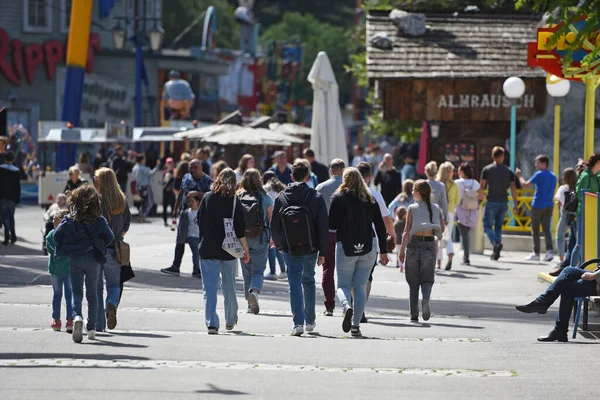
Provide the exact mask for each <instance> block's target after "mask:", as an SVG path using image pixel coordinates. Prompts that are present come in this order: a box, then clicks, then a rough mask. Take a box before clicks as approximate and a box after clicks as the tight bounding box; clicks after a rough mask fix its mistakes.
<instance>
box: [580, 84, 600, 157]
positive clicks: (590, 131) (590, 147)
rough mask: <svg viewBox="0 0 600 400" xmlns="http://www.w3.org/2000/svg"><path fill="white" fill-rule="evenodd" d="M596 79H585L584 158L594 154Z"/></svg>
mask: <svg viewBox="0 0 600 400" xmlns="http://www.w3.org/2000/svg"><path fill="white" fill-rule="evenodd" d="M596 79H597V78H588V79H586V81H585V136H584V142H583V158H584V159H586V160H587V159H588V158H589V157H590V156H591V155H592V154H594V122H595V117H594V114H595V108H596Z"/></svg>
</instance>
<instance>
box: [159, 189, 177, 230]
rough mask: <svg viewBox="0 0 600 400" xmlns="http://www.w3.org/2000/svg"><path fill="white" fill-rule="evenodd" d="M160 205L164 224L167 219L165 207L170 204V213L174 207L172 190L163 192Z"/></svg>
mask: <svg viewBox="0 0 600 400" xmlns="http://www.w3.org/2000/svg"><path fill="white" fill-rule="evenodd" d="M162 206H163V212H162V217H163V221H165V224H167V219H168V216H167V207H168V206H171V213H172V212H173V210H174V209H175V195H174V194H173V192H163V202H162Z"/></svg>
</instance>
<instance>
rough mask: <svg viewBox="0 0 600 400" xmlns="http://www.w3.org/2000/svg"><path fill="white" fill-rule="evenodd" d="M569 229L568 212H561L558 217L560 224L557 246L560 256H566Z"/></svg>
mask: <svg viewBox="0 0 600 400" xmlns="http://www.w3.org/2000/svg"><path fill="white" fill-rule="evenodd" d="M568 229H569V226H568V225H567V213H564V212H561V213H560V218H559V219H558V226H557V227H556V248H557V249H558V256H559V257H564V256H565V235H566V234H567V230H568Z"/></svg>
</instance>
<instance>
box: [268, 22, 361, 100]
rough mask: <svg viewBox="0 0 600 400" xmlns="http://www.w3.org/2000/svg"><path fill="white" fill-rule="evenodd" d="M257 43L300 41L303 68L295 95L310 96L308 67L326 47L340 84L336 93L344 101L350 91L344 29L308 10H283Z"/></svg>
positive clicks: (309, 98)
mask: <svg viewBox="0 0 600 400" xmlns="http://www.w3.org/2000/svg"><path fill="white" fill-rule="evenodd" d="M260 40H261V43H263V44H264V43H266V42H268V41H270V40H274V41H288V42H293V41H300V42H301V43H302V47H303V50H304V60H303V63H304V69H303V71H302V74H301V78H300V79H301V81H300V83H301V85H299V88H300V89H299V93H298V97H299V98H300V99H305V100H309V102H310V100H311V99H312V88H311V85H310V84H309V83H308V81H307V80H306V78H307V76H308V73H309V71H310V67H311V65H312V63H313V62H314V60H315V58H316V57H317V54H318V53H319V51H326V52H327V56H328V57H329V60H330V61H331V65H332V67H333V71H334V72H335V74H336V79H337V81H338V85H339V87H340V97H341V99H345V100H346V101H348V100H349V99H348V97H349V96H350V93H351V81H350V76H349V75H348V74H346V73H345V71H344V65H345V64H346V63H347V62H348V46H347V40H346V30H345V29H344V28H342V27H338V26H335V25H332V24H329V23H325V22H319V21H318V20H317V19H316V18H315V17H314V16H312V15H310V14H301V13H298V12H291V13H290V12H288V13H285V14H284V16H283V19H282V20H281V22H279V23H277V24H275V25H273V26H271V27H270V28H268V29H267V30H266V31H265V32H264V33H263V35H262V36H261V38H260Z"/></svg>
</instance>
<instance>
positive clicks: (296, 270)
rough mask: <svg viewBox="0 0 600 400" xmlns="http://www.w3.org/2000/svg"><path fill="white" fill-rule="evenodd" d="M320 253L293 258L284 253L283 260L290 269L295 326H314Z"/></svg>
mask: <svg viewBox="0 0 600 400" xmlns="http://www.w3.org/2000/svg"><path fill="white" fill-rule="evenodd" d="M318 256H319V253H311V254H305V255H303V256H293V255H291V254H290V253H286V252H284V253H283V259H284V261H285V265H286V266H287V269H288V284H289V286H290V305H291V306H292V314H293V315H294V326H303V325H304V323H305V322H306V323H307V324H314V323H315V321H316V319H317V316H316V313H315V303H316V296H317V294H316V292H317V289H316V286H315V265H316V264H317V258H318Z"/></svg>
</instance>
